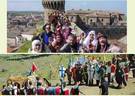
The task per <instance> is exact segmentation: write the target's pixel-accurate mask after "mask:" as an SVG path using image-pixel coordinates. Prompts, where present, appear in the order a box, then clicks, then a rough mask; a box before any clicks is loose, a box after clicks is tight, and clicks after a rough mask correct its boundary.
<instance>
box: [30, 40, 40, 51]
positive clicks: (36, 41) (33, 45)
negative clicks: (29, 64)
mask: <svg viewBox="0 0 135 96" xmlns="http://www.w3.org/2000/svg"><path fill="white" fill-rule="evenodd" d="M37 44H39V45H40V49H39V50H38V51H35V50H34V49H35V47H36V45H37ZM41 51H42V43H41V41H40V40H33V42H32V53H41Z"/></svg>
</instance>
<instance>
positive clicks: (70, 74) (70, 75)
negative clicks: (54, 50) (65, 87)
mask: <svg viewBox="0 0 135 96" xmlns="http://www.w3.org/2000/svg"><path fill="white" fill-rule="evenodd" d="M65 73H67V78H68V84H69V85H71V77H72V72H71V67H70V65H69V66H68V68H67V69H66V71H65Z"/></svg>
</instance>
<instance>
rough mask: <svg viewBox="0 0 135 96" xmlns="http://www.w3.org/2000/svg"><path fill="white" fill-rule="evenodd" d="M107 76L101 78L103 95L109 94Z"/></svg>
mask: <svg viewBox="0 0 135 96" xmlns="http://www.w3.org/2000/svg"><path fill="white" fill-rule="evenodd" d="M106 79H107V76H105V77H102V78H101V85H100V86H99V88H101V95H108V94H109V92H108V81H107V80H106Z"/></svg>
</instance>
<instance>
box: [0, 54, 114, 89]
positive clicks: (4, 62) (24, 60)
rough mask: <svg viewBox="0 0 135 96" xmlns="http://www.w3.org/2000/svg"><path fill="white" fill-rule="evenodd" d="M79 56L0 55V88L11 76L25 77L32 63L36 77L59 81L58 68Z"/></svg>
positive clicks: (109, 57)
mask: <svg viewBox="0 0 135 96" xmlns="http://www.w3.org/2000/svg"><path fill="white" fill-rule="evenodd" d="M80 56H83V55H44V54H41V55H27V54H23V55H21V54H16V55H12V54H9V55H0V87H1V85H2V84H3V83H5V82H6V80H7V78H8V77H9V76H11V75H13V76H27V75H28V74H29V72H30V69H31V65H32V63H33V62H34V63H35V64H36V65H37V67H38V71H37V72H36V74H37V75H38V76H41V77H46V78H47V79H48V80H59V75H58V70H59V66H60V65H64V66H65V67H67V66H68V63H69V59H70V58H71V57H72V58H74V61H76V58H77V57H80ZM85 56H88V55H85ZM89 56H94V57H101V59H102V60H103V59H104V60H105V61H108V60H111V57H112V55H104V56H103V54H102V55H89Z"/></svg>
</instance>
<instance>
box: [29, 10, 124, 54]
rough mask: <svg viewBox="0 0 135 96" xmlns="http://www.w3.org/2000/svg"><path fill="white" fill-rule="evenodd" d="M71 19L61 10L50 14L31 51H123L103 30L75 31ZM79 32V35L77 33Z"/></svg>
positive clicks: (34, 39)
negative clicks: (111, 42) (112, 42)
mask: <svg viewBox="0 0 135 96" xmlns="http://www.w3.org/2000/svg"><path fill="white" fill-rule="evenodd" d="M70 25H71V21H69V19H68V18H67V17H66V16H65V15H64V14H61V13H60V12H54V13H52V14H51V15H50V16H49V21H48V23H46V24H45V25H44V26H43V30H44V31H43V32H42V33H40V34H38V35H37V36H34V37H33V39H32V47H31V49H30V50H29V53H42V52H47V53H50V52H53V53H55V52H56V53H57V52H62V53H71V52H72V53H96V52H97V53H121V52H122V49H121V48H120V47H119V46H118V45H117V44H109V42H108V38H107V36H105V35H104V34H102V32H96V31H95V30H91V31H90V32H81V33H79V32H75V31H76V30H75V29H73V28H71V26H70ZM77 33H79V35H77Z"/></svg>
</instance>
